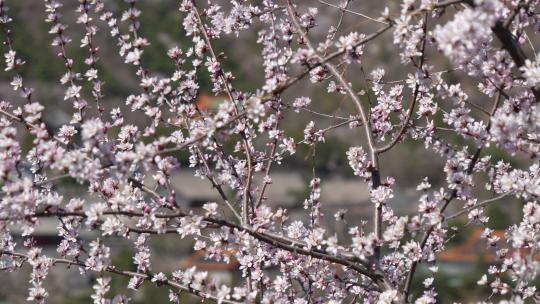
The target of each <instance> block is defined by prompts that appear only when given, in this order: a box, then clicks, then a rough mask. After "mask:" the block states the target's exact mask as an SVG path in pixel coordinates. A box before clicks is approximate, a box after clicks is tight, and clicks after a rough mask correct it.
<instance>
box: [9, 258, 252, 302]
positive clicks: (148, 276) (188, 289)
mask: <svg viewBox="0 0 540 304" xmlns="http://www.w3.org/2000/svg"><path fill="white" fill-rule="evenodd" d="M2 255H9V256H13V257H18V258H23V259H26V260H28V259H29V258H30V256H29V255H27V254H24V253H20V252H10V251H4V250H1V251H0V256H2ZM49 259H51V260H52V262H53V264H67V265H68V266H69V265H76V266H79V267H83V268H86V265H85V264H84V263H82V262H80V261H76V260H69V259H61V258H49ZM105 271H106V272H109V273H114V274H118V275H122V276H127V277H137V278H140V279H143V280H145V281H149V282H151V280H152V278H153V277H154V274H152V273H139V272H134V271H128V270H123V269H120V268H118V267H116V266H108V267H107V269H106V270H105ZM152 283H154V282H152ZM159 284H162V285H167V286H170V287H174V288H176V289H178V290H180V291H185V292H188V293H191V294H193V295H196V296H198V297H200V298H202V299H212V300H217V297H215V296H213V295H211V294H208V293H206V292H203V291H200V290H198V289H194V288H193V287H190V286H189V285H187V286H186V285H182V284H180V283H178V282H175V281H173V280H169V279H167V280H166V281H164V282H160V283H159ZM156 285H158V284H156ZM221 301H222V303H227V304H239V303H242V302H237V301H231V300H221Z"/></svg>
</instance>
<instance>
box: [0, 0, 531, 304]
mask: <svg viewBox="0 0 540 304" xmlns="http://www.w3.org/2000/svg"><path fill="white" fill-rule="evenodd" d="M62 2H63V3H64V7H63V8H62V9H61V11H62V12H63V13H64V17H63V18H64V19H63V21H62V22H63V23H67V24H69V26H70V27H69V28H68V30H67V33H68V36H70V37H71V38H72V39H73V42H72V43H70V44H69V45H68V49H67V53H68V55H69V56H70V57H71V58H73V59H74V60H75V66H74V70H75V71H77V72H83V71H85V70H86V67H85V66H84V63H83V62H82V59H83V58H85V57H86V55H87V50H86V49H83V48H80V47H79V40H80V38H81V37H82V36H83V33H84V28H83V26H82V25H81V24H75V20H76V18H77V14H76V13H75V8H76V6H77V1H62ZM214 2H219V1H214ZM222 2H223V5H224V6H227V5H229V4H228V1H222ZM255 2H259V1H255ZM327 2H329V3H332V4H334V5H341V2H342V1H336V0H327ZM299 3H301V4H302V7H303V8H306V7H307V6H308V5H309V6H314V7H318V8H319V18H318V19H317V22H318V26H317V27H316V28H315V29H314V31H313V32H312V33H311V35H313V37H314V39H317V40H318V41H321V40H322V39H323V37H324V36H325V34H326V32H327V30H328V28H329V27H330V26H331V25H335V24H336V23H337V20H338V19H339V17H340V11H339V10H337V9H336V8H333V7H331V6H328V5H325V4H323V3H321V2H318V1H304V2H302V1H300V2H299ZM8 5H9V6H10V9H11V10H10V16H11V17H12V18H13V19H14V22H13V23H12V28H13V29H14V33H13V38H14V48H15V49H16V51H17V52H18V53H19V57H21V58H22V59H24V60H25V61H26V64H25V65H24V67H23V70H22V76H23V78H24V79H25V82H27V84H28V86H30V87H33V88H35V93H34V98H35V99H36V100H38V101H39V102H40V103H42V104H44V105H45V106H46V110H45V116H44V120H45V121H46V122H47V123H48V126H49V128H50V129H51V130H53V131H56V130H57V129H58V128H59V127H60V126H62V125H63V124H65V123H68V122H69V120H70V118H71V111H72V108H71V104H70V103H69V102H67V101H64V100H63V95H64V87H62V86H61V84H60V82H59V78H60V77H61V76H62V75H63V74H64V73H65V68H64V66H63V61H62V60H61V59H60V58H57V56H56V50H55V49H53V48H51V47H49V45H50V43H51V41H52V39H51V35H50V34H47V32H48V29H49V27H50V24H47V23H45V21H44V19H45V12H44V5H43V3H42V1H35V0H16V1H8ZM106 5H107V8H108V9H111V10H112V11H114V12H116V13H118V14H121V12H122V11H123V10H124V9H126V7H127V4H125V3H124V2H123V1H106ZM384 6H388V7H389V8H390V11H391V12H397V11H398V10H399V2H398V1H352V2H351V4H350V5H349V9H350V10H353V11H358V12H362V13H365V14H367V15H371V16H372V17H378V14H379V12H381V11H382V8H383V7H384ZM137 7H138V8H139V9H141V10H142V15H141V16H140V22H141V27H140V35H141V36H143V37H146V38H147V39H149V40H150V42H151V45H150V46H149V47H147V48H146V49H145V51H144V54H143V62H144V64H145V67H146V68H147V69H148V70H149V71H151V73H153V74H156V75H170V74H172V72H173V71H174V68H175V67H174V65H173V64H172V62H171V61H170V59H169V58H167V56H166V52H167V50H168V49H169V48H171V47H173V46H179V47H181V48H182V49H184V50H185V49H187V48H188V47H189V46H191V40H190V38H189V37H185V35H184V32H183V29H182V17H183V15H182V13H180V12H179V11H178V1H175V0H141V1H139V2H138V4H137ZM93 17H94V20H95V21H96V22H97V23H98V25H99V26H100V31H99V32H98V34H97V36H96V42H95V43H96V45H98V46H99V47H100V49H99V57H100V61H99V62H98V69H99V71H100V74H101V80H103V81H104V82H105V85H104V87H103V89H104V95H105V99H104V101H103V102H102V106H104V107H105V109H106V111H105V112H106V113H108V112H110V110H112V109H113V108H116V107H121V108H122V110H123V114H124V116H125V120H126V121H131V123H133V122H134V121H141V124H144V123H145V118H144V117H142V116H140V114H135V113H131V112H130V110H129V109H128V108H127V107H126V106H125V98H126V97H127V96H128V95H130V94H131V93H132V92H139V90H140V88H139V86H138V81H137V78H136V76H135V69H134V67H133V66H131V65H126V64H124V63H123V60H122V59H121V57H120V56H119V55H118V47H117V46H116V41H113V40H111V39H110V36H109V34H108V29H107V27H106V25H105V24H102V23H101V21H99V20H98V18H96V16H93ZM380 26H381V24H377V23H374V22H372V21H369V20H366V19H363V18H361V17H359V16H355V15H351V14H345V15H344V17H343V24H342V26H341V29H340V31H339V32H338V36H339V35H340V33H341V34H346V33H349V32H350V31H358V32H361V33H366V34H369V33H371V32H373V31H375V30H376V29H378V28H379V27H380ZM260 28H261V25H260V24H256V25H255V26H254V27H253V28H252V29H250V30H247V31H243V32H242V33H241V34H240V36H239V37H238V38H235V37H234V36H232V37H223V38H222V39H219V40H216V41H215V42H214V43H215V45H214V46H215V48H216V49H217V51H218V52H224V53H225V55H226V58H225V59H224V61H223V62H222V64H223V66H224V69H225V70H227V71H231V72H232V73H233V74H234V75H235V77H236V80H235V81H234V86H235V88H237V89H238V90H244V91H248V92H255V91H256V90H257V89H259V88H260V87H262V85H263V84H264V79H263V76H264V73H263V70H262V67H261V64H262V59H261V56H260V51H261V45H260V44H257V43H256V40H257V30H258V29H260ZM392 39H393V37H392V34H391V32H390V31H389V32H387V33H385V34H384V35H383V36H382V37H379V38H378V39H377V40H375V41H374V42H373V43H371V44H369V45H368V46H367V47H366V49H365V50H364V58H366V60H365V61H364V63H363V69H361V66H360V65H354V64H353V65H351V66H349V67H347V68H346V70H345V74H346V76H347V77H348V79H349V80H351V81H352V82H353V85H355V84H360V83H361V81H362V80H361V79H362V78H365V74H366V73H367V74H369V72H370V71H372V70H373V69H375V68H377V67H383V68H385V69H386V70H387V74H386V77H385V79H386V78H388V80H389V81H392V80H395V81H396V82H397V81H399V80H403V79H405V78H406V75H407V73H411V72H414V68H412V67H403V66H402V65H401V64H400V63H399V56H397V53H396V47H395V45H393V44H392ZM2 51H3V52H5V51H6V48H5V47H4V46H3V49H2ZM428 61H431V62H432V63H433V64H435V65H436V68H435V70H436V71H445V70H450V69H451V66H450V64H449V63H448V61H447V60H446V59H445V58H444V57H443V56H442V55H440V54H438V53H437V52H436V51H435V49H434V47H433V46H432V45H429V46H428ZM299 71H300V69H299V68H298V70H297V71H296V72H299ZM291 74H292V75H294V74H295V73H294V70H293V71H292V72H291ZM0 75H1V76H0V99H1V100H6V101H8V102H11V103H13V104H15V105H17V104H22V102H23V101H24V100H23V99H22V98H21V97H20V96H18V95H16V94H15V93H13V91H12V89H11V86H10V85H9V83H10V82H11V80H12V75H10V74H8V73H1V74H0ZM362 76H364V77H362ZM444 77H445V79H447V80H453V82H457V81H460V82H461V83H462V87H464V89H465V90H466V91H467V93H469V94H470V97H471V99H472V100H474V102H475V103H477V104H479V105H489V104H490V103H491V102H492V101H491V100H484V99H485V97H484V96H480V95H477V93H475V91H476V89H475V87H474V85H475V82H473V81H470V82H467V81H466V80H467V76H465V75H462V74H459V73H457V72H448V73H445V74H444ZM199 81H200V86H201V88H200V97H199V104H200V105H201V106H203V107H206V108H207V109H209V110H211V109H212V108H215V107H217V106H218V105H219V103H220V101H221V100H222V98H224V97H221V96H214V95H213V94H212V93H211V89H212V88H211V84H210V80H209V78H208V75H207V74H206V71H205V70H202V71H201V73H200V75H199ZM467 85H469V87H467ZM90 89H91V88H90V87H85V88H84V90H85V93H84V94H88V95H89V94H90ZM300 96H308V97H311V98H312V100H313V102H312V105H311V109H312V110H314V111H318V112H323V113H327V114H333V115H338V116H345V117H348V116H349V115H350V114H351V113H354V110H353V108H351V107H350V105H349V102H348V100H346V98H345V97H344V96H343V95H339V94H334V95H331V94H326V85H325V84H317V85H313V84H311V83H310V82H309V80H305V81H303V82H302V83H300V84H298V85H296V86H294V87H293V88H292V89H290V90H288V91H287V92H286V93H285V95H284V99H285V100H286V101H289V102H292V100H294V98H296V97H300ZM372 97H374V96H372ZM363 98H367V96H363ZM404 102H405V103H408V102H409V100H405V101H404ZM441 106H442V107H444V101H441ZM311 120H313V121H315V126H316V127H317V128H324V127H327V126H330V125H332V124H335V123H336V122H338V121H335V120H333V119H332V118H321V117H320V116H317V115H313V114H310V113H309V112H301V113H300V114H296V113H294V112H292V111H291V110H289V112H285V120H284V123H283V128H284V130H285V132H286V134H287V136H289V137H293V138H295V139H296V140H299V139H301V138H303V130H304V128H305V125H306V123H307V122H309V121H311ZM21 131H22V129H21ZM169 133H170V130H158V133H157V135H156V136H160V134H163V135H168V134H169ZM20 134H23V135H24V134H25V132H21V133H20ZM447 135H448V138H449V141H451V142H455V143H465V140H464V139H462V138H459V137H457V136H455V135H452V134H450V133H449V134H447ZM21 140H22V142H24V143H25V144H24V149H26V151H28V150H29V149H30V147H31V143H32V137H31V136H26V137H22V138H21ZM362 140H363V139H362V135H360V132H358V131H351V130H350V129H348V128H340V129H337V130H335V131H332V132H330V133H328V135H327V136H326V142H325V143H324V144H318V145H317V146H316V148H315V149H311V148H308V147H307V146H299V147H298V151H297V153H296V154H295V155H294V156H293V157H290V158H288V159H286V161H285V163H284V164H283V165H282V166H276V169H275V170H274V171H273V174H272V175H271V177H272V179H273V181H274V182H273V184H272V185H271V186H270V188H269V190H268V192H267V196H268V197H269V200H268V201H267V203H268V204H269V205H270V206H272V207H273V208H278V207H284V208H287V209H288V210H289V214H290V217H291V219H298V220H305V219H306V211H305V210H304V209H303V207H302V203H303V201H304V199H305V198H306V197H307V196H308V195H309V188H308V185H309V180H310V179H311V178H312V176H313V170H312V168H314V169H315V172H316V174H317V176H319V177H321V180H322V199H321V201H322V202H323V205H322V208H323V209H322V211H323V213H324V214H325V216H324V225H325V227H326V228H327V229H329V232H330V233H337V234H338V235H342V234H343V233H344V232H346V227H347V225H350V226H355V225H360V224H361V222H362V221H368V222H369V221H370V218H371V213H372V204H371V203H370V201H369V191H368V188H367V185H366V184H363V183H362V182H360V181H359V180H358V179H354V178H353V175H352V172H351V170H350V168H349V166H348V162H347V158H346V155H345V152H346V151H347V149H348V148H349V147H350V146H353V145H357V144H359V143H361V142H362ZM471 147H473V146H472V145H471ZM231 148H232V147H231ZM471 149H472V148H471ZM488 153H491V154H492V155H494V159H503V160H506V161H510V162H511V163H513V164H519V163H520V162H523V161H525V160H521V159H519V157H517V158H516V157H513V158H510V157H509V156H508V155H505V154H504V153H501V152H498V151H496V150H495V149H491V150H488ZM177 157H178V158H179V159H180V160H181V161H182V162H184V163H186V164H187V157H188V155H187V154H185V153H178V155H177ZM443 166H444V162H443V160H442V159H440V158H439V156H437V155H436V154H434V153H432V152H431V151H430V150H426V149H425V148H424V145H423V143H421V142H414V141H412V140H407V141H406V142H405V143H403V144H401V145H399V146H398V147H397V148H395V149H394V150H392V151H391V152H389V153H386V154H384V156H383V158H382V159H381V167H382V175H383V177H387V176H392V177H394V178H395V179H396V185H397V186H396V191H395V193H394V198H393V199H392V200H391V202H390V204H391V206H392V207H393V208H394V210H395V212H396V213H397V214H413V215H414V214H415V213H417V206H418V197H419V193H418V192H417V191H415V188H416V185H417V184H419V183H420V182H421V180H422V178H424V177H428V178H429V181H430V183H431V184H432V185H433V189H438V188H440V187H443V186H444V185H445V176H444V174H443V171H442V168H443ZM173 182H174V183H173V184H174V187H175V189H176V190H177V193H178V196H179V197H180V200H179V201H182V202H184V203H185V204H187V206H189V207H191V208H194V209H197V208H200V207H202V205H203V204H204V203H206V202H208V201H219V200H220V198H219V197H218V196H217V193H215V191H212V188H211V186H210V184H209V183H208V182H207V181H206V180H201V179H200V178H196V177H193V172H190V171H189V169H188V168H187V166H186V167H185V168H182V169H181V170H179V172H178V173H177V174H176V175H175V176H174V178H173ZM477 183H478V185H480V186H482V185H483V183H484V181H483V180H482V177H481V176H480V177H478V180H477ZM56 187H57V188H58V189H59V191H60V192H62V194H63V195H64V199H66V200H68V199H69V198H70V197H72V196H75V195H80V193H84V192H86V191H87V189H86V188H85V187H84V186H80V185H78V184H77V183H75V182H74V181H73V180H69V179H64V180H62V181H60V182H58V183H57V185H56ZM479 188H482V187H479ZM479 191H481V190H479ZM482 195H485V196H486V197H488V195H487V192H486V193H484V194H482V193H479V196H480V197H482ZM462 205H463V203H462V202H456V203H454V204H453V205H452V206H453V207H452V208H453V209H451V210H449V211H450V213H453V211H456V210H459V209H460V208H461V206H462ZM521 207H522V204H521V203H520V202H518V201H512V200H510V199H507V200H506V201H502V202H499V203H497V204H492V205H491V206H490V207H489V208H488V210H487V214H488V216H489V217H490V222H489V225H488V226H489V227H490V228H492V229H495V230H497V231H498V232H497V233H498V234H500V235H501V236H502V233H503V232H502V229H504V228H507V227H508V226H509V225H510V224H511V223H515V222H516V221H517V220H518V219H519V217H520V212H521V211H520V210H521ZM339 210H347V212H346V213H345V217H344V220H343V221H337V220H336V219H335V218H334V214H335V213H336V212H338V211H339ZM451 226H453V227H458V228H459V229H460V230H462V232H461V233H459V234H456V235H455V236H454V237H452V238H451V239H450V241H449V244H448V250H447V251H445V252H444V253H443V254H441V256H440V264H438V265H439V267H440V268H439V272H438V274H437V276H436V280H435V284H436V285H437V286H436V287H437V290H438V291H440V299H441V302H443V303H452V302H454V301H464V302H469V301H473V300H482V299H485V298H486V297H487V296H489V290H488V289H484V288H481V287H479V286H477V285H476V281H477V280H478V279H479V278H480V276H481V274H482V273H484V272H485V270H486V269H487V267H488V264H489V263H491V262H493V261H494V253H493V252H492V251H490V249H489V248H487V247H486V246H487V245H486V244H485V241H482V240H480V237H479V235H480V233H481V229H482V228H481V227H475V226H474V225H467V222H466V218H462V219H456V220H455V221H453V222H452V223H451ZM84 237H85V238H88V240H90V239H92V238H93V237H95V235H93V234H91V233H89V234H88V235H85V236H84ZM36 241H37V242H38V243H39V244H41V245H43V246H44V247H45V248H46V250H45V253H46V254H47V255H55V254H56V245H57V244H58V243H59V241H60V237H59V236H58V235H57V231H56V223H55V222H54V221H51V222H48V221H47V220H45V219H44V220H42V221H41V224H40V226H39V229H38V231H37V233H36ZM106 242H107V244H108V245H110V246H111V249H112V254H113V256H114V258H113V264H115V265H118V266H119V267H121V268H124V269H127V270H130V269H135V268H136V267H135V266H134V265H133V263H132V255H133V254H134V250H133V244H132V243H131V242H128V241H127V240H120V239H116V238H114V237H109V238H108V239H107V240H106ZM19 243H20V241H19ZM151 244H152V251H153V252H152V258H153V259H152V266H153V267H152V268H153V271H155V272H159V271H163V272H165V273H170V271H172V270H176V269H183V268H189V267H192V266H196V267H197V268H198V269H199V270H202V271H208V272H209V273H210V274H211V276H212V277H213V278H216V279H217V280H218V281H220V282H224V283H230V284H234V283H235V282H236V281H239V280H240V279H241V278H240V273H239V271H238V270H237V266H238V265H237V263H236V262H235V261H234V260H233V261H231V263H229V264H226V263H215V262H212V261H209V260H206V259H205V258H204V256H203V255H202V254H201V253H200V252H196V251H193V250H192V245H193V244H192V243H191V241H189V240H180V239H179V238H178V237H174V236H172V237H171V236H152V237H151ZM422 271H423V272H422ZM426 273H427V272H426V271H425V269H421V273H419V274H418V275H417V280H416V282H415V286H420V285H421V282H422V276H425V275H426ZM28 274H29V269H28V267H25V268H24V271H22V272H17V273H4V272H2V274H1V275H0V303H13V304H15V303H23V302H25V299H26V297H27V288H28V279H29V276H28ZM92 281H93V278H92V277H91V276H84V277H82V276H80V275H79V274H78V270H77V269H75V268H72V269H68V268H66V267H63V266H60V267H55V268H54V270H53V271H52V272H51V274H50V275H49V277H48V278H47V284H48V287H49V288H48V290H49V293H50V294H51V299H50V300H51V301H50V303H61V304H75V303H92V301H91V299H90V294H91V292H92V288H91V285H92ZM126 285H127V278H123V277H117V276H113V281H112V290H111V293H110V294H114V293H124V292H127V294H128V295H129V296H130V297H131V298H132V299H133V302H134V303H165V302H167V294H168V293H167V290H166V288H156V287H153V286H151V285H150V284H148V285H146V284H145V285H143V287H142V292H138V293H132V292H131V291H126ZM184 300H186V301H188V302H189V301H191V300H193V301H195V302H197V300H196V299H190V298H189V296H188V295H185V299H184Z"/></svg>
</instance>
